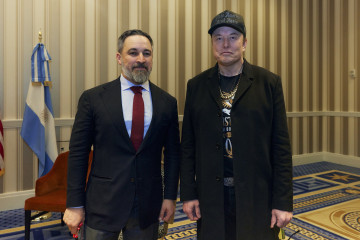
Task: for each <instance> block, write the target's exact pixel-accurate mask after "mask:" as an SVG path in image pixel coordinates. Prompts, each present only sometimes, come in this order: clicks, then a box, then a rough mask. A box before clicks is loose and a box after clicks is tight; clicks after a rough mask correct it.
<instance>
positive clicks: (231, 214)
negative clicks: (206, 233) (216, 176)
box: [224, 186, 236, 240]
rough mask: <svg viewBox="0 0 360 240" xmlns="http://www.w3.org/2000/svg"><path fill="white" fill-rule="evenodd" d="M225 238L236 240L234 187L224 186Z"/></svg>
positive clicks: (226, 239)
mask: <svg viewBox="0 0 360 240" xmlns="http://www.w3.org/2000/svg"><path fill="white" fill-rule="evenodd" d="M224 213H225V240H236V199H235V188H234V187H227V186H224Z"/></svg>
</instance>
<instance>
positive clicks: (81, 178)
mask: <svg viewBox="0 0 360 240" xmlns="http://www.w3.org/2000/svg"><path fill="white" fill-rule="evenodd" d="M87 93H88V92H84V93H83V94H82V95H81V97H80V100H79V104H78V110H77V113H76V116H75V122H74V126H73V129H72V133H71V138H70V146H69V149H70V153H69V159H68V176H67V178H68V186H67V201H66V206H67V207H78V206H85V186H86V174H87V170H88V161H89V153H90V150H91V146H92V144H93V135H94V123H93V121H94V120H93V114H92V109H91V104H90V101H89V97H88V94H87Z"/></svg>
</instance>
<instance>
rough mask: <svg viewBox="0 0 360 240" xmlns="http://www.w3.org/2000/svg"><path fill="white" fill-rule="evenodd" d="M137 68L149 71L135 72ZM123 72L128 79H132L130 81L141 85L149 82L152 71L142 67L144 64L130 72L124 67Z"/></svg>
mask: <svg viewBox="0 0 360 240" xmlns="http://www.w3.org/2000/svg"><path fill="white" fill-rule="evenodd" d="M136 67H144V68H146V69H147V70H136V69H135V70H134V68H136ZM121 69H122V72H123V73H124V74H125V75H126V76H127V77H128V78H130V79H129V80H132V81H134V82H136V83H139V84H143V83H144V82H146V81H147V80H149V76H150V73H151V70H152V69H148V67H146V66H144V65H142V64H138V65H135V66H133V67H132V69H133V70H132V71H129V69H127V68H126V67H122V68H121Z"/></svg>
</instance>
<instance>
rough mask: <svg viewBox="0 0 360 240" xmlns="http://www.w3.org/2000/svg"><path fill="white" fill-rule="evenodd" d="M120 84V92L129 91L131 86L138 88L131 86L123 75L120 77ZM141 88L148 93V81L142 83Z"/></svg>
mask: <svg viewBox="0 0 360 240" xmlns="http://www.w3.org/2000/svg"><path fill="white" fill-rule="evenodd" d="M120 84H121V89H122V91H125V90H129V89H130V88H131V87H132V86H139V85H136V84H133V83H132V82H130V81H129V80H127V79H126V78H125V77H124V75H122V74H121V76H120ZM141 86H142V87H143V88H144V89H145V90H146V91H148V92H150V84H149V81H146V82H144V83H143V84H141Z"/></svg>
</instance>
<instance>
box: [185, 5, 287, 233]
mask: <svg viewBox="0 0 360 240" xmlns="http://www.w3.org/2000/svg"><path fill="white" fill-rule="evenodd" d="M209 34H210V36H211V41H212V49H213V55H214V57H215V59H216V60H217V64H216V65H215V66H214V67H212V68H210V69H208V70H206V71H205V72H202V73H201V74H199V75H197V76H195V77H194V78H193V79H191V80H189V82H188V85H187V95H186V103H185V112H184V120H183V128H182V162H181V173H180V174H181V182H180V187H181V200H182V201H183V202H184V205H183V210H184V212H185V213H186V214H187V216H188V217H189V218H190V219H191V220H197V228H198V239H202V240H222V239H226V240H235V239H236V240H240V239H241V240H247V239H258V240H270V239H271V240H272V239H278V233H279V228H282V227H284V226H286V225H287V224H288V223H289V222H290V220H291V218H292V209H293V208H292V203H293V201H292V196H293V192H292V155H291V148H290V140H289V134H288V128H287V121H286V110H285V103H284V97H283V91H282V86H281V79H280V77H279V76H277V75H275V74H273V73H271V72H269V71H267V70H265V69H263V68H261V67H258V66H254V65H251V64H250V63H248V62H247V61H246V60H245V59H244V52H245V49H246V44H247V39H246V28H245V24H244V19H243V17H242V16H240V15H238V14H236V13H233V12H231V11H224V12H222V13H220V14H218V15H217V16H216V17H215V18H214V19H213V20H212V23H211V27H210V29H209Z"/></svg>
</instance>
